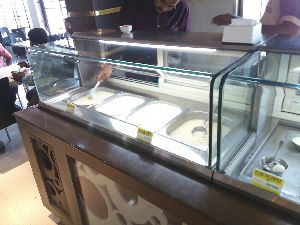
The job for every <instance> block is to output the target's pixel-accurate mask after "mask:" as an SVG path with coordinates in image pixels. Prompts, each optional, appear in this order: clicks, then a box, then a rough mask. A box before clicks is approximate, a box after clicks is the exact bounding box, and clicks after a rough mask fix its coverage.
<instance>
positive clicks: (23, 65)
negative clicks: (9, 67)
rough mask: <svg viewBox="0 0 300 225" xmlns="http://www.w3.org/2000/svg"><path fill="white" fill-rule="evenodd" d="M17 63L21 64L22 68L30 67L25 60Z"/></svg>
mask: <svg viewBox="0 0 300 225" xmlns="http://www.w3.org/2000/svg"><path fill="white" fill-rule="evenodd" d="M17 65H18V66H20V67H21V68H22V67H25V68H30V66H29V64H28V63H27V62H25V61H21V62H18V63H17Z"/></svg>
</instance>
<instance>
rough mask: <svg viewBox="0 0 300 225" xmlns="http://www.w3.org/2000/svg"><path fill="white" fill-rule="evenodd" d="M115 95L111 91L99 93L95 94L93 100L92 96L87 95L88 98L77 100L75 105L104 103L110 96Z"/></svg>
mask: <svg viewBox="0 0 300 225" xmlns="http://www.w3.org/2000/svg"><path fill="white" fill-rule="evenodd" d="M113 94H114V93H112V92H109V91H103V90H102V91H97V92H95V94H93V98H92V97H91V95H90V94H87V95H86V96H83V97H81V98H79V99H77V100H75V101H74V102H73V103H74V104H75V105H92V104H96V103H97V102H99V101H102V100H104V99H106V98H108V97H110V96H112V95H113Z"/></svg>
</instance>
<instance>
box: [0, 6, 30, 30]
mask: <svg viewBox="0 0 300 225" xmlns="http://www.w3.org/2000/svg"><path fill="white" fill-rule="evenodd" d="M0 14H1V15H0V26H1V27H7V28H8V29H15V28H20V27H25V28H26V29H27V30H29V29H30V28H31V27H32V21H31V17H30V13H29V9H28V4H27V1H26V0H10V1H0Z"/></svg>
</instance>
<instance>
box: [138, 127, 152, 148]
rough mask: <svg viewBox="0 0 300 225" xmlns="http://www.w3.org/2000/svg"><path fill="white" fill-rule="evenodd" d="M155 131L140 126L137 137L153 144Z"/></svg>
mask: <svg viewBox="0 0 300 225" xmlns="http://www.w3.org/2000/svg"><path fill="white" fill-rule="evenodd" d="M152 137H153V133H152V132H151V131H148V130H145V129H143V128H140V127H139V128H138V131H137V137H136V138H137V139H138V140H140V141H143V142H146V143H149V144H151V142H152Z"/></svg>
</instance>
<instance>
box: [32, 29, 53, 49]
mask: <svg viewBox="0 0 300 225" xmlns="http://www.w3.org/2000/svg"><path fill="white" fill-rule="evenodd" d="M28 38H29V41H30V46H35V45H41V44H47V43H48V42H49V36H48V34H47V32H46V31H45V30H44V29H43V28H33V29H31V30H30V31H29V32H28Z"/></svg>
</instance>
